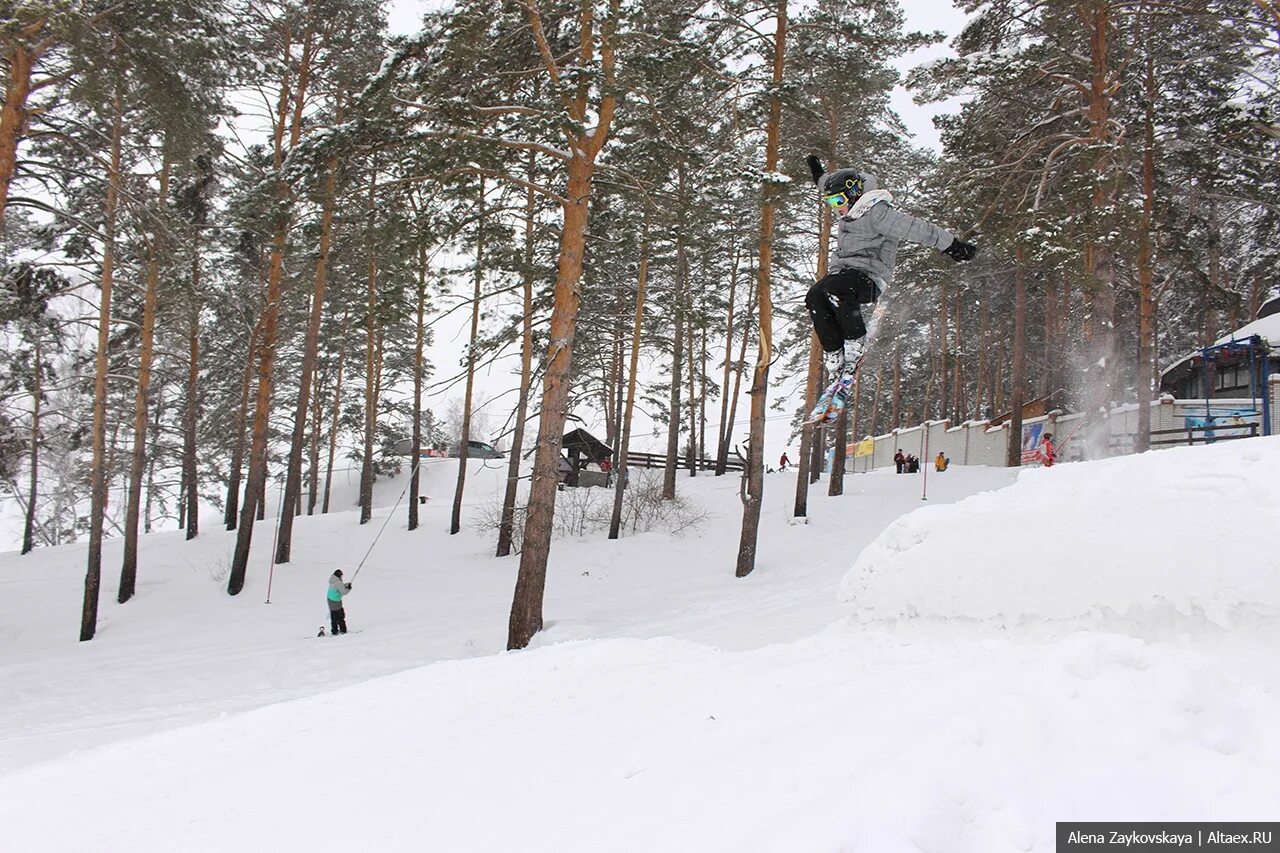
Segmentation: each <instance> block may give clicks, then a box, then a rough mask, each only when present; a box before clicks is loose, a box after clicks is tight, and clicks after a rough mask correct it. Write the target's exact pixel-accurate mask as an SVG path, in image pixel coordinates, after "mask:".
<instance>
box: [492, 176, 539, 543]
mask: <svg viewBox="0 0 1280 853" xmlns="http://www.w3.org/2000/svg"><path fill="white" fill-rule="evenodd" d="M527 175H528V180H529V182H530V184H532V183H533V179H534V177H535V172H534V155H533V154H532V153H531V154H530V155H529V165H528V169H527ZM535 202H536V199H535V197H534V191H533V188H532V186H530V187H529V188H527V189H526V190H525V197H524V276H523V281H522V288H521V289H522V292H523V294H524V306H523V307H524V321H523V323H522V326H521V330H520V391H519V395H518V397H517V398H516V424H515V431H514V432H513V433H512V435H511V450H510V458H509V459H508V460H507V486H506V490H505V491H504V492H503V495H502V520H501V522H500V523H499V526H498V556H499V557H505V556H507V555H508V554H510V553H511V546H512V540H513V539H514V538H515V523H516V499H517V496H518V495H519V488H520V457H521V456H522V455H523V454H524V431H525V426H526V424H527V423H528V417H529V386H530V384H531V383H532V381H533V258H534V253H533V249H534V241H533V234H534V228H535V222H534V219H535V217H536V216H537V206H536V204H535Z"/></svg>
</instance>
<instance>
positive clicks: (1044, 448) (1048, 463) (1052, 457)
mask: <svg viewBox="0 0 1280 853" xmlns="http://www.w3.org/2000/svg"><path fill="white" fill-rule="evenodd" d="M1039 456H1040V464H1041V465H1043V466H1044V467H1046V468H1052V467H1053V463H1055V462H1057V461H1058V455H1057V454H1056V453H1055V452H1054V450H1053V434H1052V433H1048V432H1046V433H1045V434H1044V438H1042V439H1040V453H1039Z"/></svg>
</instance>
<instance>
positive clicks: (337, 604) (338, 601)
mask: <svg viewBox="0 0 1280 853" xmlns="http://www.w3.org/2000/svg"><path fill="white" fill-rule="evenodd" d="M349 586H350V584H348V583H346V582H345V581H343V580H342V578H340V577H338V576H337V575H330V576H329V592H328V594H327V596H326V597H327V598H328V599H329V609H330V610H341V609H342V597H343V596H344V595H346V594H347V593H349V592H351V590H350V589H348V587H349Z"/></svg>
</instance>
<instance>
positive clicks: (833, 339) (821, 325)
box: [804, 270, 880, 352]
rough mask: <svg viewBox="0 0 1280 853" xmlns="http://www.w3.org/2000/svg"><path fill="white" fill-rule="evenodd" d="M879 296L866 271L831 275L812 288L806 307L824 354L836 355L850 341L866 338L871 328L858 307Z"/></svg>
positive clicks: (877, 289) (851, 271)
mask: <svg viewBox="0 0 1280 853" xmlns="http://www.w3.org/2000/svg"><path fill="white" fill-rule="evenodd" d="M879 295H880V289H879V288H878V287H876V283H875V280H874V279H872V278H871V276H869V275H867V274H866V273H864V272H863V271H862V270H841V271H840V272H835V273H831V274H830V275H828V276H827V277H826V278H824V279H822V281H820V282H818V283H817V284H815V285H814V286H813V287H811V288H809V292H808V293H807V294H806V295H805V297H804V304H805V307H806V308H808V309H809V319H811V320H813V328H814V331H816V332H817V333H818V340H819V341H820V342H821V343H822V350H823V352H834V351H835V350H838V349H840V348H841V347H842V346H844V342H845V341H846V340H850V339H854V338H861V337H863V336H864V335H866V333H867V326H866V324H865V323H863V321H862V310H861V309H860V308H859V307H858V306H860V305H866V304H868V303H871V302H875V301H876V299H877V298H879Z"/></svg>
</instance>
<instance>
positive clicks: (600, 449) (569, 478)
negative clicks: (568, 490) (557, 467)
mask: <svg viewBox="0 0 1280 853" xmlns="http://www.w3.org/2000/svg"><path fill="white" fill-rule="evenodd" d="M560 447H561V448H562V449H563V450H564V451H565V452H566V453H568V454H569V472H568V473H567V474H566V475H565V481H564V482H565V485H566V486H576V485H578V475H579V473H580V472H581V471H582V466H583V464H584V463H586V462H594V463H595V464H597V465H599V464H600V463H601V462H603V461H604V460H606V459H611V458H612V457H613V448H612V447H610V446H609V445H607V444H605V443H604V442H603V441H601V440H600V439H598V438H596V437H595V436H594V435H592V434H591V433H589V432H587V431H586V430H585V429H582V428H578V429H575V430H573V431H571V432H567V433H565V434H564V438H563V439H561V440H560Z"/></svg>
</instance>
